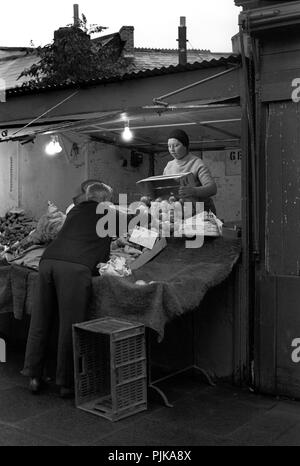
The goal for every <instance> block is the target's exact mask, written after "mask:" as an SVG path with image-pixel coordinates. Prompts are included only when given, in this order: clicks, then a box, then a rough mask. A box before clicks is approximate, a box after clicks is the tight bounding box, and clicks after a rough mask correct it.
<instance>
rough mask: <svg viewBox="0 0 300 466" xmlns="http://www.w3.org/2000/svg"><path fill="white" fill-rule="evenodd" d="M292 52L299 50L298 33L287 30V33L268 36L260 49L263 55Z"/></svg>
mask: <svg viewBox="0 0 300 466" xmlns="http://www.w3.org/2000/svg"><path fill="white" fill-rule="evenodd" d="M292 50H300V31H299V28H297V29H291V28H290V29H289V30H288V33H287V34H286V33H280V34H272V35H271V36H270V34H269V35H268V37H267V40H264V41H263V43H262V47H261V52H262V54H263V55H267V54H271V53H274V52H275V53H278V52H286V51H292Z"/></svg>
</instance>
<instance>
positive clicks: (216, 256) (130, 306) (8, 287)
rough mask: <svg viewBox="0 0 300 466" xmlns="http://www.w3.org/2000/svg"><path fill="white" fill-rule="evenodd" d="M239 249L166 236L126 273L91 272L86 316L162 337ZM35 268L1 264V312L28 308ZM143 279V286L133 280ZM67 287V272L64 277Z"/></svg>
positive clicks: (227, 269)
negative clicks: (155, 251) (136, 325)
mask: <svg viewBox="0 0 300 466" xmlns="http://www.w3.org/2000/svg"><path fill="white" fill-rule="evenodd" d="M240 252H241V245H240V241H239V240H228V239H226V240H225V239H223V238H222V237H218V238H205V241H204V244H203V246H202V247H201V248H190V249H189V248H186V247H185V242H184V240H183V239H172V240H169V241H168V245H167V247H166V248H165V249H164V250H163V251H162V252H160V254H159V255H158V256H156V257H155V258H154V259H152V260H151V261H150V262H148V263H147V264H145V265H144V266H143V267H141V268H140V269H138V270H136V271H134V272H133V273H132V275H130V276H129V277H126V278H119V277H115V276H108V275H106V276H102V277H100V276H99V277H93V297H92V302H91V306H90V308H89V311H88V316H87V320H90V319H95V318H99V317H105V316H110V317H118V318H125V319H127V320H131V321H135V322H140V323H142V324H144V325H145V327H146V328H150V329H152V330H154V331H155V332H156V333H157V336H158V341H159V342H161V341H162V340H163V338H164V331H165V326H166V324H167V323H168V322H170V321H172V320H173V319H175V318H176V317H177V316H182V315H184V314H185V313H187V312H189V311H194V310H195V309H196V310H197V312H200V311H201V306H199V305H200V303H201V301H202V299H203V297H204V295H205V294H206V293H207V291H208V290H210V289H212V288H213V287H215V286H217V285H219V284H220V283H221V282H223V281H224V280H225V279H226V278H227V277H229V275H230V273H231V271H232V269H233V267H234V265H235V264H236V263H237V261H238V259H239V256H240ZM37 278H38V273H37V271H35V270H33V269H30V268H27V267H22V266H17V265H7V264H5V263H2V264H1V266H0V313H3V312H12V313H13V315H14V317H15V318H16V319H22V318H23V317H24V315H25V314H30V313H31V308H32V303H33V300H34V296H35V293H36V286H37ZM137 280H143V281H144V282H146V284H145V285H138V284H136V283H135V282H136V281H137ZM66 286H68V277H66Z"/></svg>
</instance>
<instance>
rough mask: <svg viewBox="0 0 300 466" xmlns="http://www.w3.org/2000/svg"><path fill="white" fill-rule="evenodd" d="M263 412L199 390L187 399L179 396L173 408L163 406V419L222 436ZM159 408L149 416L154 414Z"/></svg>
mask: <svg viewBox="0 0 300 466" xmlns="http://www.w3.org/2000/svg"><path fill="white" fill-rule="evenodd" d="M261 412H262V409H260V408H255V407H253V406H248V405H247V404H246V403H240V402H235V401H232V402H231V403H229V402H228V401H227V400H226V401H224V400H222V399H218V398H216V397H212V396H211V395H210V394H207V393H202V394H199V395H197V396H193V397H191V398H190V399H184V400H179V401H178V402H176V403H175V405H174V407H173V408H165V411H164V419H165V420H166V421H167V422H169V423H175V424H176V425H178V426H180V427H181V428H182V429H191V430H193V431H194V430H203V431H205V432H209V433H212V434H215V435H219V436H224V435H228V434H229V433H231V432H233V431H235V430H236V429H238V428H239V427H241V426H242V425H244V424H246V423H247V422H249V421H250V420H251V419H252V418H253V417H255V416H257V415H258V414H260V413H261ZM158 413H160V411H159V412H154V413H153V414H152V415H151V417H152V418H154V419H155V418H156V417H157V416H158Z"/></svg>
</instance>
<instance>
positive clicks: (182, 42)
mask: <svg viewBox="0 0 300 466" xmlns="http://www.w3.org/2000/svg"><path fill="white" fill-rule="evenodd" d="M177 40H178V58H179V65H186V62H187V59H186V42H187V40H186V26H185V16H180V26H179V27H178V39H177Z"/></svg>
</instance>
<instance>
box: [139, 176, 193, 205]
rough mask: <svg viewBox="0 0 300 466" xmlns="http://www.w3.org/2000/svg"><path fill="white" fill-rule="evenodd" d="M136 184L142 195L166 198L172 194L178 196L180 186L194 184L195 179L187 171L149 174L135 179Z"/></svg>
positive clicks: (153, 198)
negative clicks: (172, 173) (169, 173)
mask: <svg viewBox="0 0 300 466" xmlns="http://www.w3.org/2000/svg"><path fill="white" fill-rule="evenodd" d="M137 184H138V185H139V187H140V189H141V191H142V193H143V194H144V195H146V196H150V198H151V199H152V200H155V199H157V198H158V197H160V198H162V199H168V198H169V197H170V196H172V195H174V196H176V197H179V194H178V189H179V188H180V186H195V180H194V175H193V174H192V173H191V172H187V173H180V174H178V175H160V176H150V177H149V178H144V179H143V180H139V181H137Z"/></svg>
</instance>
